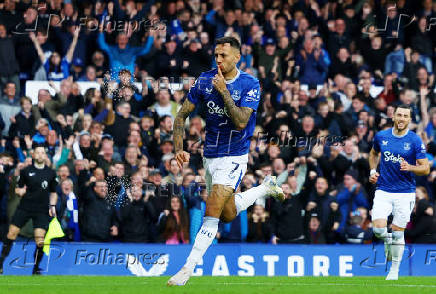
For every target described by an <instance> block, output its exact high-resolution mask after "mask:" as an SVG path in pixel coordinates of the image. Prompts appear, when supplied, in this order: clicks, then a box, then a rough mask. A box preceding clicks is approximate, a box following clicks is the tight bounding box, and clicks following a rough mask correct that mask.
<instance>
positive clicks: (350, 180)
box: [344, 175, 356, 190]
mask: <svg viewBox="0 0 436 294" xmlns="http://www.w3.org/2000/svg"><path fill="white" fill-rule="evenodd" d="M354 184H356V180H355V179H354V178H353V177H352V176H350V175H345V176H344V186H345V188H347V189H348V190H351V188H352V187H353V185H354Z"/></svg>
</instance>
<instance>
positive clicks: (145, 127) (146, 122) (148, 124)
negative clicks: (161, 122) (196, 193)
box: [141, 116, 154, 131]
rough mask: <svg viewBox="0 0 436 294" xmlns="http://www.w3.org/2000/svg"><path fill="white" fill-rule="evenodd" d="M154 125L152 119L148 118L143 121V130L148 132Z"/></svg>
mask: <svg viewBox="0 0 436 294" xmlns="http://www.w3.org/2000/svg"><path fill="white" fill-rule="evenodd" d="M153 124H154V121H153V119H152V118H151V117H148V116H146V117H143V118H142V119H141V128H142V129H143V130H144V131H148V130H149V129H150V128H151V127H152V126H153Z"/></svg>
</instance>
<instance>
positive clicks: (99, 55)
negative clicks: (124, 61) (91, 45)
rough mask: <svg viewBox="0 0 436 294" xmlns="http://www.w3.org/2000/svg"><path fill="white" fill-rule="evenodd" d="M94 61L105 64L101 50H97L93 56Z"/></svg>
mask: <svg viewBox="0 0 436 294" xmlns="http://www.w3.org/2000/svg"><path fill="white" fill-rule="evenodd" d="M92 62H93V63H94V64H95V65H97V66H103V63H104V55H103V53H101V52H100V51H97V52H95V53H94V55H93V56H92Z"/></svg>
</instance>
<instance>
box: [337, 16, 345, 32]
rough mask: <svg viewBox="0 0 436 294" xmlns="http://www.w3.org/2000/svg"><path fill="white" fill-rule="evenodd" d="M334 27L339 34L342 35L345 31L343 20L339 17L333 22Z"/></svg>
mask: <svg viewBox="0 0 436 294" xmlns="http://www.w3.org/2000/svg"><path fill="white" fill-rule="evenodd" d="M335 29H336V33H338V34H339V35H342V34H344V33H345V29H346V27H345V21H344V20H343V19H341V18H339V19H337V20H336V22H335Z"/></svg>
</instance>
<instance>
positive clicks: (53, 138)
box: [47, 130, 57, 146]
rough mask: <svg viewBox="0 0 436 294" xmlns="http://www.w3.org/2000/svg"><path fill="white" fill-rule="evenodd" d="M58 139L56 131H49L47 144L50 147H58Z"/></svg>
mask: <svg viewBox="0 0 436 294" xmlns="http://www.w3.org/2000/svg"><path fill="white" fill-rule="evenodd" d="M56 139H57V135H56V131H54V130H49V131H48V135H47V143H48V144H49V145H50V146H54V145H56Z"/></svg>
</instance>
